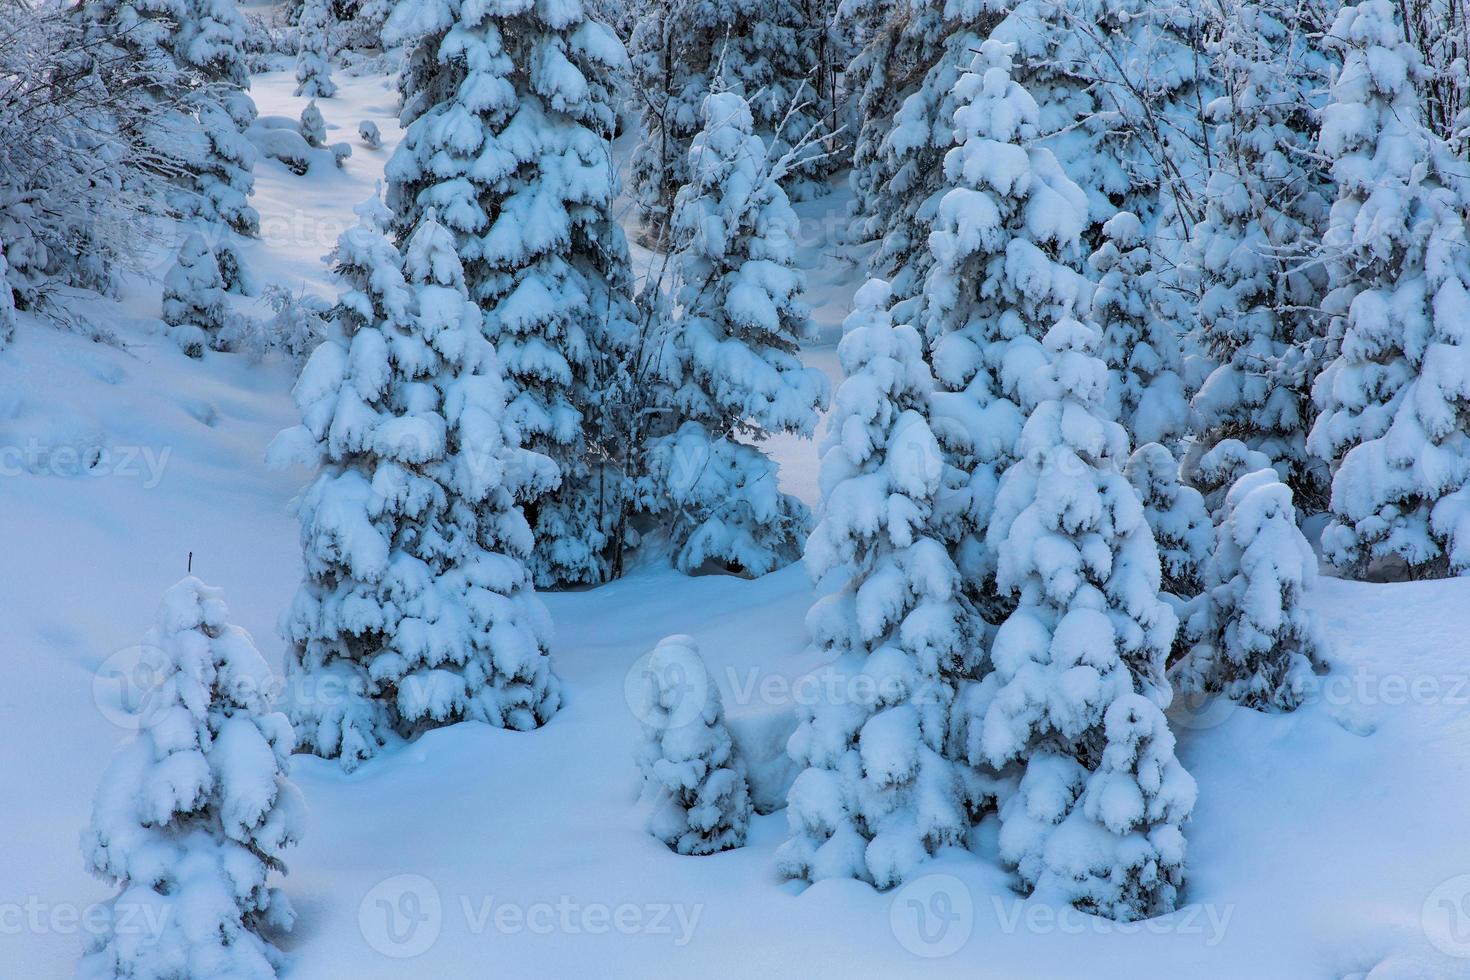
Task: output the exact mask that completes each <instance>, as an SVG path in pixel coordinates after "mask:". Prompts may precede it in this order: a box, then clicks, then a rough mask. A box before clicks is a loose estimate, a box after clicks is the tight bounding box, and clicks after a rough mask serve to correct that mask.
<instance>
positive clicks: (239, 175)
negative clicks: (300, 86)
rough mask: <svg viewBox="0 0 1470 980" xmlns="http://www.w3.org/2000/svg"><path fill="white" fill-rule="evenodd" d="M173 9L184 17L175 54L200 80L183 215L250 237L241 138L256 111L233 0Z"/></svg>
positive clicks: (249, 173) (250, 183)
mask: <svg viewBox="0 0 1470 980" xmlns="http://www.w3.org/2000/svg"><path fill="white" fill-rule="evenodd" d="M177 9H178V10H179V11H180V12H181V14H182V15H183V16H184V17H186V18H187V19H186V20H184V21H182V22H180V23H179V28H178V32H177V37H176V39H175V41H174V44H175V46H176V48H175V50H176V51H177V52H178V58H179V60H180V61H182V62H183V63H185V64H187V65H189V66H190V67H191V68H193V69H194V70H196V71H197V72H198V73H199V75H200V77H201V78H202V79H203V81H204V86H203V87H202V88H201V89H199V90H198V92H197V93H196V95H195V97H194V99H193V101H192V104H193V107H194V111H195V114H196V117H197V119H198V122H199V126H200V129H201V130H202V134H203V137H204V141H203V146H202V147H200V150H201V151H202V152H199V154H198V155H197V156H196V157H195V158H194V159H193V160H192V161H190V168H191V170H192V171H193V174H194V179H195V181H196V183H197V193H196V195H195V196H194V197H193V198H191V199H189V200H188V201H187V202H186V213H189V214H192V215H194V216H197V217H199V218H201V219H203V220H205V221H212V222H219V223H221V224H224V225H226V226H227V227H229V228H231V229H232V230H234V231H237V232H239V233H241V234H245V235H253V234H255V233H256V232H257V231H259V229H260V215H259V214H258V213H257V212H256V210H255V209H254V208H253V207H251V206H250V202H249V198H250V195H251V194H253V193H255V174H254V168H255V148H254V146H252V145H251V143H250V141H249V140H247V139H246V138H245V135H244V134H245V130H246V129H247V128H248V127H249V126H250V124H251V123H252V122H254V121H255V115H256V113H255V103H254V102H253V101H251V98H250V96H249V94H248V89H249V88H250V72H249V69H248V68H247V66H246V64H245V54H244V41H245V21H244V18H243V17H241V16H240V11H239V9H238V8H237V7H236V6H235V0H179V3H178V7H177Z"/></svg>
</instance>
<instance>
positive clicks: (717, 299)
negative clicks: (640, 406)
mask: <svg viewBox="0 0 1470 980" xmlns="http://www.w3.org/2000/svg"><path fill="white" fill-rule="evenodd" d="M703 115H704V118H705V128H704V129H703V130H702V131H701V132H700V134H699V135H698V136H696V137H695V139H694V144H693V146H692V147H691V148H690V151H689V157H690V171H691V173H692V177H691V179H690V182H689V183H688V184H687V185H685V187H684V188H683V189H682V190H680V192H679V197H678V200H677V202H676V206H675V211H674V219H673V227H672V230H671V236H672V240H673V243H674V248H675V249H676V251H675V254H674V257H673V265H674V300H675V302H676V303H677V304H678V309H677V311H676V313H675V317H674V323H673V328H672V330H671V331H670V332H669V335H668V338H667V347H668V350H667V351H666V352H665V354H664V355H663V357H662V359H661V360H662V364H663V370H664V373H665V375H666V383H667V384H668V386H669V387H670V389H671V392H672V393H671V395H670V401H671V404H670V405H669V406H666V408H667V409H669V410H671V411H672V415H673V417H674V418H677V419H678V420H680V421H681V423H682V424H681V425H680V427H679V428H678V429H677V431H675V432H673V433H671V434H669V435H667V436H663V437H659V438H657V439H656V440H655V441H654V443H653V445H652V446H651V447H650V450H649V467H648V470H649V473H648V477H647V479H648V481H649V482H650V483H651V484H652V490H651V491H649V495H650V496H651V497H653V498H654V499H655V500H656V501H660V500H661V501H662V502H663V506H665V507H667V508H669V509H670V510H671V511H672V513H671V520H670V522H669V523H670V532H671V535H672V538H673V544H674V546H675V548H676V549H677V556H676V563H677V564H678V565H679V566H680V567H681V568H685V569H692V568H697V567H698V566H699V565H700V564H702V563H703V562H704V561H705V560H706V559H709V558H719V559H722V560H724V561H726V562H729V563H733V564H737V565H738V566H739V567H741V568H742V569H743V570H745V571H748V572H752V573H755V574H759V573H762V572H766V571H770V570H771V569H772V568H776V567H779V566H781V565H784V564H786V563H787V562H790V561H792V560H793V559H794V558H795V557H796V556H797V554H798V552H799V550H800V541H801V537H802V535H803V534H804V533H805V530H806V528H805V526H804V524H805V519H806V508H805V507H804V506H803V505H802V504H801V503H800V502H799V501H797V500H795V499H794V498H791V497H788V496H787V495H786V494H783V493H781V492H780V490H779V489H778V488H777V487H776V466H775V464H774V463H773V462H771V460H769V459H768V458H767V457H766V456H765V454H764V453H762V452H761V451H760V449H758V448H756V447H755V446H752V445H750V444H749V443H751V442H759V441H760V440H762V439H764V438H765V437H766V436H768V435H770V434H771V433H776V432H790V433H797V434H800V435H809V434H810V433H811V431H812V429H813V428H814V427H815V426H816V422H817V409H818V408H820V407H822V406H823V405H825V403H826V400H827V393H828V392H827V383H826V379H825V378H823V377H822V375H821V372H819V371H817V370H816V369H813V368H807V367H804V366H803V365H802V363H801V360H800V358H799V357H798V356H797V354H798V344H799V341H800V339H801V338H802V337H803V336H804V335H805V334H806V333H807V332H808V329H809V326H810V322H809V319H808V316H807V308H806V305H805V304H804V303H803V302H802V301H801V291H802V288H803V287H804V285H805V279H804V277H803V276H802V273H801V272H800V270H798V269H797V268H796V256H795V247H794V243H793V239H794V237H795V232H796V216H795V215H794V214H793V213H792V211H791V205H790V204H789V203H788V201H787V198H786V194H785V192H784V191H782V190H781V187H780V184H779V183H778V181H777V176H778V174H777V172H773V167H772V164H771V162H770V161H769V160H768V159H767V156H766V146H765V143H764V142H763V141H762V140H761V138H760V137H759V136H757V135H755V133H754V120H753V117H752V116H751V113H750V109H749V107H748V106H747V105H746V103H745V100H744V99H742V98H741V97H740V96H739V95H736V94H735V93H733V92H724V93H720V94H717V95H711V96H709V97H708V98H707V99H706V100H705V105H704V109H703ZM777 170H779V165H778V167H777ZM737 440H743V441H737ZM655 506H657V504H655Z"/></svg>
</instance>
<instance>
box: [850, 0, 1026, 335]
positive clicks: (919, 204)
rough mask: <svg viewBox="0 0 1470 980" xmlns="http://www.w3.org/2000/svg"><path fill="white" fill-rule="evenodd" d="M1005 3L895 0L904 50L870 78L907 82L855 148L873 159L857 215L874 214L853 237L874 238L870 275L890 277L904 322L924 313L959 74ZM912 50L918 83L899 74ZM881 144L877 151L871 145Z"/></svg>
mask: <svg viewBox="0 0 1470 980" xmlns="http://www.w3.org/2000/svg"><path fill="white" fill-rule="evenodd" d="M1000 6H1001V5H1000V3H999V2H996V0H963V2H960V3H954V4H943V5H941V4H940V3H938V2H937V0H920V2H918V3H914V4H895V17H896V18H897V21H896V23H895V24H894V25H893V26H891V27H890V31H896V32H897V33H896V34H895V35H894V37H893V38H892V39H891V43H892V44H894V45H896V46H897V48H898V50H902V51H903V52H905V54H906V55H907V57H906V58H904V59H903V60H898V61H896V62H890V70H893V71H894V75H895V76H897V77H893V78H892V80H887V79H883V80H880V79H878V78H874V79H873V80H872V81H870V82H869V83H867V86H868V87H869V88H873V87H876V86H880V85H889V86H893V87H894V89H895V92H901V91H905V90H907V91H908V94H907V95H906V96H904V97H903V98H902V100H901V101H899V102H898V109H897V111H896V112H894V113H893V115H892V117H891V119H887V118H886V117H884V116H882V115H877V116H876V118H875V119H872V120H865V121H864V123H863V129H862V130H861V131H860V132H859V135H858V139H857V144H856V147H855V149H854V153H855V155H857V156H858V157H859V160H860V161H861V159H862V158H864V157H867V158H869V159H871V161H872V162H871V163H870V164H869V165H868V166H867V167H866V168H865V169H864V168H862V167H861V166H860V167H859V169H858V170H856V171H854V174H853V178H852V180H853V183H854V187H855V188H856V190H857V192H858V199H857V202H856V206H857V207H858V209H859V214H860V215H866V216H868V217H869V218H870V219H871V220H868V221H865V222H864V221H860V222H859V227H858V228H857V229H855V231H856V232H857V237H859V238H860V240H864V241H874V242H876V243H877V248H876V249H875V250H874V251H873V253H872V256H871V258H870V259H869V263H868V268H869V274H871V275H874V276H878V277H881V278H883V279H885V280H887V281H888V282H889V283H891V285H892V288H893V294H894V297H895V299H896V300H897V302H896V305H895V307H894V318H895V319H896V320H898V321H899V322H901V323H919V322H921V319H920V310H921V309H922V307H923V305H924V302H923V300H922V298H921V296H920V293H921V292H922V290H923V289H924V284H925V282H926V279H927V276H928V272H929V267H930V265H931V264H932V263H933V253H932V251H931V250H930V249H929V247H928V242H929V232H930V229H931V223H932V221H933V219H934V212H935V207H936V205H937V202H938V201H939V199H940V197H941V196H942V195H943V194H944V193H945V192H946V191H947V190H948V189H949V187H950V186H951V184H950V183H949V177H948V175H947V174H946V170H945V167H944V159H945V155H946V153H947V152H948V151H949V150H950V148H951V147H953V146H954V144H955V137H956V133H955V125H954V113H955V99H954V87H955V82H956V81H957V80H958V79H959V78H960V76H961V75H963V74H964V73H965V71H966V70H967V69H968V68H969V67H970V65H971V62H972V61H973V60H974V58H975V51H976V50H977V49H979V47H980V45H981V42H982V41H983V40H984V39H985V37H986V36H987V35H988V33H989V31H990V29H991V28H992V27H993V26H994V24H995V23H996V22H998V21H999V19H1000V17H1001V13H1000ZM904 7H909V8H910V9H908V10H903V9H902V8H904ZM874 43H877V44H882V43H890V42H889V41H884V40H883V39H879V40H876V41H875V42H874ZM908 58H912V59H913V66H912V68H913V74H914V77H917V78H918V81H917V83H915V82H913V81H911V80H910V79H909V78H908V77H905V76H903V75H898V72H902V70H903V66H904V64H905V62H906V61H907V60H908ZM900 78H902V81H900V80H899V79H900ZM888 104H890V103H889V101H888V100H886V99H881V100H879V101H878V102H876V103H875V105H874V108H873V109H871V110H869V111H870V112H873V113H879V112H881V110H880V109H879V108H878V107H879V106H885V107H886V106H887V105H888ZM878 131H882V132H883V135H882V136H881V137H879V136H878V135H877V134H878ZM875 144H876V147H877V148H876V149H875V150H870V149H868V147H872V146H874V145H875ZM930 339H931V341H932V338H930Z"/></svg>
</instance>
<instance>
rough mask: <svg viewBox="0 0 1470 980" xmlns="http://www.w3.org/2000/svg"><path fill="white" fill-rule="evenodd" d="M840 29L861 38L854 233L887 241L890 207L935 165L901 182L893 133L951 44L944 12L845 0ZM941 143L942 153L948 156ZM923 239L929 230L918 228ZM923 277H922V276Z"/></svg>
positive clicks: (853, 65)
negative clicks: (945, 44) (907, 102)
mask: <svg viewBox="0 0 1470 980" xmlns="http://www.w3.org/2000/svg"><path fill="white" fill-rule="evenodd" d="M838 16H839V29H846V30H848V31H849V32H850V33H852V34H853V35H855V37H854V40H855V41H857V42H858V43H859V44H860V45H861V46H860V47H859V48H858V50H857V52H856V54H854V55H853V58H852V60H851V61H850V62H849V63H848V65H847V70H846V73H845V78H844V83H845V86H846V88H847V90H848V92H849V100H850V102H851V103H852V112H853V116H854V117H855V118H854V121H853V126H854V130H855V134H854V136H853V150H852V171H851V173H850V174H849V175H848V183H849V185H850V186H851V187H852V191H853V204H852V227H851V230H850V237H851V238H852V239H853V240H854V241H858V242H876V241H881V240H882V239H883V237H884V236H885V234H887V232H888V229H889V222H890V221H891V220H892V219H893V217H894V216H893V215H892V214H890V212H889V210H888V208H889V207H891V204H892V202H891V200H890V199H889V197H888V196H885V195H889V196H891V195H894V194H897V193H898V192H900V191H901V190H903V189H908V188H910V185H911V184H912V181H913V180H914V179H916V178H920V177H924V178H927V173H925V172H920V171H914V172H912V173H910V174H909V175H908V177H907V179H906V180H904V181H902V182H900V183H897V184H893V183H892V182H893V181H894V180H895V178H896V176H897V173H896V169H895V168H896V167H898V166H899V165H901V163H902V162H903V161H902V160H901V156H900V155H899V154H890V153H889V152H888V145H887V137H888V133H889V130H890V129H891V128H892V126H893V123H894V115H895V113H897V111H898V109H899V107H900V106H901V105H903V102H904V100H905V99H906V98H907V97H908V96H910V95H912V94H913V93H914V92H915V91H916V90H917V88H918V86H919V84H920V82H921V81H922V80H923V78H924V76H925V74H926V72H928V70H929V69H930V68H931V67H933V65H934V62H935V61H936V59H937V58H938V57H939V54H940V52H941V50H942V47H943V44H942V42H943V40H944V31H943V20H942V12H941V11H940V9H939V6H938V5H937V4H932V3H900V2H895V0H850V2H846V3H843V4H841V5H840V7H839V11H838ZM942 154H943V150H942V149H940V150H939V152H938V154H936V156H935V159H936V160H937V159H939V158H940V157H942ZM918 241H919V246H920V248H921V249H922V247H923V236H922V234H919V235H918ZM920 283H921V284H922V280H920Z"/></svg>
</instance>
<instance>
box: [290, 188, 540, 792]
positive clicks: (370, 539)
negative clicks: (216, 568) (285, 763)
mask: <svg viewBox="0 0 1470 980" xmlns="http://www.w3.org/2000/svg"><path fill="white" fill-rule="evenodd" d="M359 213H360V214H361V215H362V216H363V221H362V223H361V224H359V225H358V226H356V227H355V228H353V229H351V230H349V231H348V232H347V233H346V234H344V235H343V236H342V239H341V240H340V242H339V244H338V247H337V251H336V253H335V254H336V261H337V268H338V271H339V272H340V273H341V274H342V276H343V277H344V278H345V279H346V281H347V283H348V285H349V287H350V288H349V289H348V291H347V292H346V293H344V294H343V296H342V298H341V301H340V304H339V309H338V312H337V315H336V317H335V318H334V330H333V334H332V335H331V336H330V337H329V338H328V339H327V340H326V341H325V342H324V343H323V344H322V345H321V346H320V347H318V348H317V350H316V352H315V353H314V354H313V355H312V357H311V360H310V361H309V362H308V363H307V365H306V368H305V370H304V371H303V372H302V374H301V378H300V380H299V381H298V382H297V385H296V389H295V396H296V402H297V405H298V406H299V407H300V409H301V413H302V422H303V424H302V425H301V426H298V427H297V428H295V429H288V430H287V431H286V432H285V433H282V435H281V436H280V437H278V440H277V443H276V444H275V445H274V446H273V449H272V458H273V459H275V460H276V461H278V462H284V461H286V460H289V459H292V458H297V459H303V460H307V461H319V462H320V463H321V465H322V471H321V473H320V475H319V476H318V477H317V479H316V481H315V482H314V483H313V484H312V485H311V487H310V488H309V489H307V491H306V492H305V494H304V495H303V496H302V498H301V500H300V502H299V504H298V512H299V516H300V518H301V544H302V552H303V557H304V559H305V565H306V580H305V581H304V582H303V583H302V585H301V588H300V589H299V591H298V592H297V594H296V598H295V600H294V601H293V603H292V605H291V609H290V611H289V613H288V614H287V616H286V619H285V632H286V636H287V638H288V640H289V641H290V642H291V644H292V649H291V651H290V653H289V654H288V663H287V675H288V680H289V681H290V682H291V689H292V698H293V703H292V706H291V710H292V717H293V719H294V720H295V722H296V724H297V731H298V733H299V735H300V737H301V743H302V747H303V748H304V749H306V750H307V751H310V752H314V753H316V754H318V755H321V756H324V757H328V758H340V759H341V761H342V765H343V767H344V768H347V769H351V768H353V767H355V766H356V765H357V764H358V763H360V762H361V761H362V760H364V759H367V758H370V757H371V756H373V755H374V754H376V753H377V752H378V750H379V749H380V747H381V746H383V745H385V744H388V743H390V742H392V741H394V740H396V739H399V738H410V737H413V736H414V735H417V734H418V733H420V732H422V731H424V730H426V729H429V728H435V727H439V726H442V725H449V724H453V723H455V722H458V721H466V720H472V721H481V722H485V723H487V724H490V725H493V726H496V727H502V728H511V729H515V730H518V731H524V730H527V729H531V728H535V727H537V726H539V725H541V724H543V723H545V722H546V720H547V719H548V718H550V717H551V715H552V714H553V713H554V712H555V711H556V709H557V706H558V704H559V701H560V695H559V693H558V683H557V680H556V677H555V676H554V675H553V674H552V672H551V662H550V657H549V653H548V641H549V637H550V630H551V624H550V621H549V617H548V616H547V613H546V609H545V607H543V606H542V604H541V602H540V600H539V599H538V598H537V596H536V595H535V592H534V591H533V590H532V588H531V584H530V581H529V576H528V574H527V571H526V565H525V561H526V558H527V556H528V555H529V552H530V549H531V544H532V542H531V535H530V529H529V528H528V527H527V526H526V522H525V519H524V518H523V517H522V516H521V512H520V510H519V509H518V508H517V507H516V506H515V499H514V494H515V493H516V492H517V491H525V490H527V489H536V487H537V485H539V484H541V483H544V482H547V481H550V480H554V478H555V477H554V474H552V473H551V472H550V464H549V463H548V461H547V460H545V459H544V458H543V457H540V456H537V455H535V454H532V453H529V452H526V451H525V450H522V449H519V448H518V447H517V446H516V445H515V442H514V435H515V428H514V426H513V425H511V424H509V422H508V421H507V417H506V408H505V405H506V387H505V383H504V380H503V377H502V375H501V373H500V367H499V364H498V362H497V359H496V356H495V351H494V348H493V347H492V346H491V345H490V343H489V342H488V341H486V340H485V339H484V337H483V335H482V333H481V317H480V313H479V311H478V309H477V308H476V307H475V305H474V304H473V303H472V302H470V300H469V299H468V296H467V293H466V290H465V283H464V277H463V273H462V271H461V269H460V265H459V259H458V257H457V256H456V254H455V247H454V240H453V237H452V236H451V235H450V234H449V232H448V231H447V230H446V229H445V228H444V227H442V226H441V225H439V224H438V223H437V222H436V221H435V220H434V215H433V211H432V210H430V211H429V212H427V213H426V214H425V215H424V218H423V220H422V221H421V222H420V224H419V227H418V228H417V229H416V230H415V231H414V232H413V233H412V235H411V236H410V237H409V240H408V244H407V247H406V250H405V254H404V255H403V257H402V259H401V261H400V257H399V254H398V252H397V251H395V250H394V248H393V247H392V246H391V245H390V244H388V242H387V241H386V239H385V238H384V237H383V235H382V233H381V232H380V231H379V226H378V222H379V221H382V220H384V219H385V216H384V215H383V214H382V212H381V205H379V204H377V202H376V201H374V202H372V204H371V205H369V206H365V207H363V208H361V209H359Z"/></svg>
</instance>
